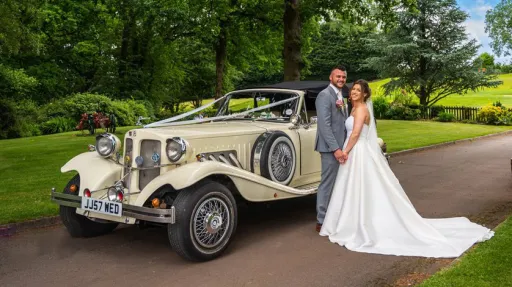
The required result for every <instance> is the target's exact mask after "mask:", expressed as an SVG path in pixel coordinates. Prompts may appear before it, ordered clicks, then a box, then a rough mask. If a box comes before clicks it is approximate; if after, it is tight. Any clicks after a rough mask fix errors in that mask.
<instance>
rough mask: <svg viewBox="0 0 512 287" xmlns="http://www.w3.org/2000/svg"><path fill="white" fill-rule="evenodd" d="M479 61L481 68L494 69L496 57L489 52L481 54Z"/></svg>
mask: <svg viewBox="0 0 512 287" xmlns="http://www.w3.org/2000/svg"><path fill="white" fill-rule="evenodd" d="M477 60H478V63H477V65H480V67H481V68H486V69H488V68H492V67H494V56H493V55H491V54H489V53H487V52H483V53H482V54H480V55H479V56H478V58H477Z"/></svg>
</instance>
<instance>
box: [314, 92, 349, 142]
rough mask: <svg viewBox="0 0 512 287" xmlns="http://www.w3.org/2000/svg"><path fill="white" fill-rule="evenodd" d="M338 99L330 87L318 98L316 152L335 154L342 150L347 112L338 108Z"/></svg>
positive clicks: (316, 102)
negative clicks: (336, 151)
mask: <svg viewBox="0 0 512 287" xmlns="http://www.w3.org/2000/svg"><path fill="white" fill-rule="evenodd" d="M337 99H338V97H337V96H336V93H335V91H334V89H333V88H331V87H330V86H328V87H327V88H325V89H324V90H322V91H321V92H320V93H319V94H318V96H317V97H316V101H315V105H316V115H317V130H316V139H315V151H318V152H334V151H335V150H337V149H338V148H339V149H342V148H343V143H344V142H345V135H346V134H345V120H346V119H347V116H348V115H346V114H345V113H346V112H347V111H345V112H342V111H340V110H339V109H338V108H337V107H336V100H337Z"/></svg>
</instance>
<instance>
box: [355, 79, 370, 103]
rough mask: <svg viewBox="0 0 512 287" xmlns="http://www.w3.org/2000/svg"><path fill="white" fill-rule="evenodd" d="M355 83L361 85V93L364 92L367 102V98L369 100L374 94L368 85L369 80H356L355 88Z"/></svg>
mask: <svg viewBox="0 0 512 287" xmlns="http://www.w3.org/2000/svg"><path fill="white" fill-rule="evenodd" d="M355 85H359V86H361V93H363V95H364V101H365V102H366V100H368V99H369V98H370V97H371V95H372V90H371V89H370V85H368V82H367V81H365V80H363V79H360V80H357V81H355V82H354V84H353V85H352V89H353V88H354V86H355ZM352 89H350V91H351V92H352Z"/></svg>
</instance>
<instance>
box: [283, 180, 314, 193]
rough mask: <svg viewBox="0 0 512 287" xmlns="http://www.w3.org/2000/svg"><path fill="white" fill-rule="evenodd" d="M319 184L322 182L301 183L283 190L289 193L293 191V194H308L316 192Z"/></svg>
mask: <svg viewBox="0 0 512 287" xmlns="http://www.w3.org/2000/svg"><path fill="white" fill-rule="evenodd" d="M319 185H320V182H315V183H310V184H305V185H301V186H298V187H290V188H287V189H286V190H283V191H284V192H287V193H292V194H298V195H307V194H313V193H315V192H316V191H317V190H318V186H319Z"/></svg>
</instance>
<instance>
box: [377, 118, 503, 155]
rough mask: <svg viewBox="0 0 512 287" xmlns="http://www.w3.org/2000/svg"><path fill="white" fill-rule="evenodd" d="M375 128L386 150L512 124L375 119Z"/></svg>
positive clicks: (492, 130)
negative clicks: (384, 143)
mask: <svg viewBox="0 0 512 287" xmlns="http://www.w3.org/2000/svg"><path fill="white" fill-rule="evenodd" d="M377 130H378V133H379V137H381V138H382V139H383V140H384V141H385V142H386V144H387V147H388V152H395V151H401V150H406V149H410V148H417V147H422V146H427V145H432V144H438V143H443V142H448V141H453V140H459V139H465V138H472V137H478V136H482V135H486V134H492V133H498V132H503V131H507V130H512V126H488V125H476V124H461V123H441V122H432V121H395V120H377Z"/></svg>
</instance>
